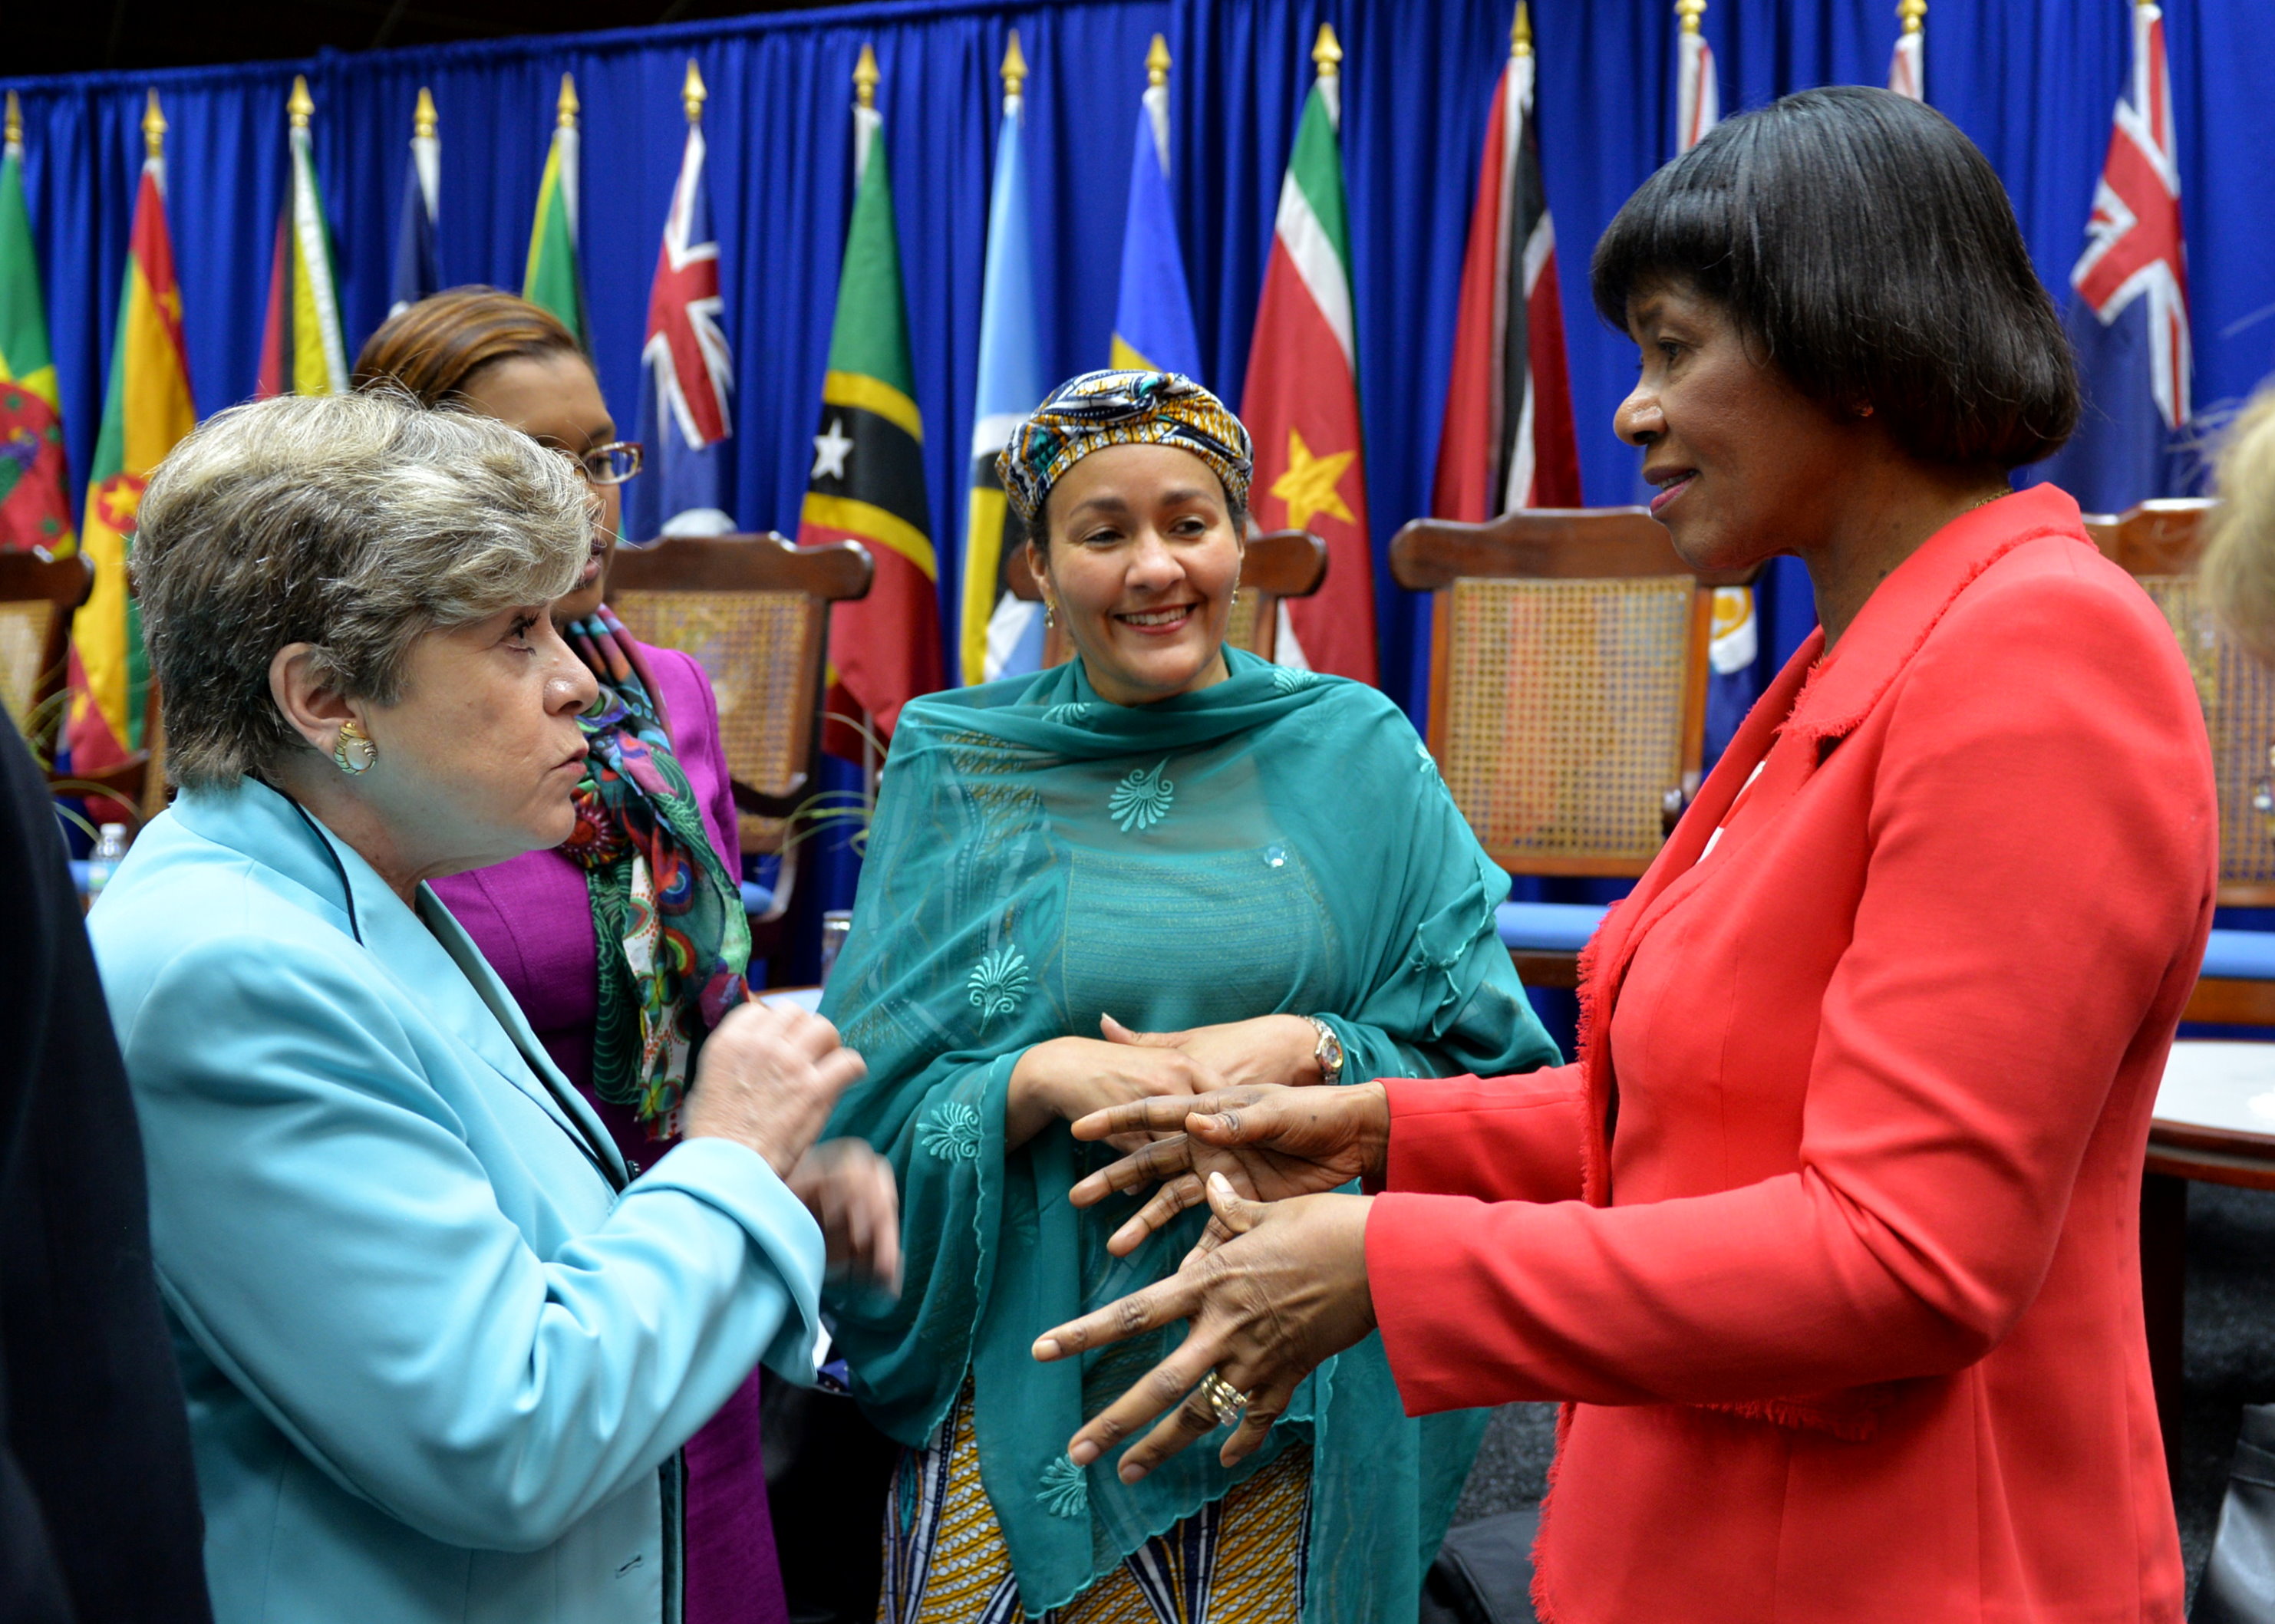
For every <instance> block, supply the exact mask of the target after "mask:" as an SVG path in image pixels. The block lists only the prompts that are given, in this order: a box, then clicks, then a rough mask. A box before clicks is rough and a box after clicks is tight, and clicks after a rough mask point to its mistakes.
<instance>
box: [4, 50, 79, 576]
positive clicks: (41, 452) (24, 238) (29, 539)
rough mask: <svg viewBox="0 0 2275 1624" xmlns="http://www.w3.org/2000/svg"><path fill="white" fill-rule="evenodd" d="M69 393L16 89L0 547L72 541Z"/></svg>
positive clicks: (7, 163) (62, 546)
mask: <svg viewBox="0 0 2275 1624" xmlns="http://www.w3.org/2000/svg"><path fill="white" fill-rule="evenodd" d="M70 480H71V474H70V471H69V470H68V469H67V468H66V467H65V466H64V427H63V407H62V402H61V397H59V396H58V395H57V392H56V364H55V358H54V356H53V355H52V354H51V353H50V352H49V349H48V313H47V307H46V306H45V304H44V303H43V302H42V299H41V298H40V262H39V258H38V256H37V255H36V254H34V253H33V251H32V215H31V211H30V210H29V209H28V208H26V207H25V204H24V116H23V112H22V110H21V109H20V108H19V106H18V105H17V102H16V93H15V92H14V91H12V90H11V91H10V92H9V93H8V113H7V139H6V143H5V145H4V146H0V552H26V551H29V550H32V549H34V548H38V549H40V550H42V551H43V552H46V553H49V554H51V555H56V556H58V557H60V556H61V555H64V554H65V553H68V552H70V551H71V549H72V540H73V538H72V522H71V495H70V490H69V484H70Z"/></svg>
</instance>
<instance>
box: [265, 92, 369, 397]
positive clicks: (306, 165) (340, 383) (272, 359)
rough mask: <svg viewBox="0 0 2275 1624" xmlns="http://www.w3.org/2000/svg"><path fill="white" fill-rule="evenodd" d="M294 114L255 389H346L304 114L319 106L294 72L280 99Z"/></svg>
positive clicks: (333, 281)
mask: <svg viewBox="0 0 2275 1624" xmlns="http://www.w3.org/2000/svg"><path fill="white" fill-rule="evenodd" d="M284 107H285V112H286V115H287V116H288V117H290V118H291V136H290V140H289V141H288V143H287V148H286V152H287V162H288V163H289V164H290V166H291V167H290V170H289V171H288V173H287V175H286V178H285V182H284V202H283V207H282V208H279V209H278V210H277V214H276V252H275V253H274V254H273V255H272V256H271V257H270V259H269V262H268V319H267V320H266V321H264V322H263V323H262V326H261V372H260V379H259V381H258V382H257V383H256V384H255V385H254V388H253V392H254V393H255V394H257V395H260V396H261V397H268V396H270V395H344V394H346V393H347V392H348V355H347V344H346V341H345V340H344V338H343V337H342V336H341V334H340V295H339V278H338V277H337V276H336V275H335V274H334V272H333V269H332V232H331V227H330V226H329V225H328V224H327V223H325V219H324V199H323V194H322V193H321V192H320V191H319V190H318V189H317V186H316V156H315V151H314V147H313V145H312V141H311V138H310V136H309V134H308V117H309V115H310V114H312V113H314V111H315V110H316V108H315V103H314V102H312V101H310V100H309V98H308V80H307V79H306V76H305V75H303V74H298V73H296V74H294V75H293V76H292V94H291V99H290V100H288V101H287V102H285V103H284Z"/></svg>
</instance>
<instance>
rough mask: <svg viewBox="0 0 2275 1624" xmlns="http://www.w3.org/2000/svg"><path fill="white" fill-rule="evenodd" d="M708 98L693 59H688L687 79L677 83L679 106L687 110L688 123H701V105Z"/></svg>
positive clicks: (707, 92) (709, 96)
mask: <svg viewBox="0 0 2275 1624" xmlns="http://www.w3.org/2000/svg"><path fill="white" fill-rule="evenodd" d="M710 98H711V93H710V92H709V91H707V90H706V89H704V88H703V75H702V74H701V73H699V72H697V71H696V67H695V58H694V57H689V58H688V59H687V77H686V78H685V79H682V80H680V82H679V104H680V106H682V107H684V108H685V109H686V110H687V122H688V123H690V124H701V123H702V122H703V103H704V102H707V101H708V100H710Z"/></svg>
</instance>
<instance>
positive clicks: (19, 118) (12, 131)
mask: <svg viewBox="0 0 2275 1624" xmlns="http://www.w3.org/2000/svg"><path fill="white" fill-rule="evenodd" d="M1153 37H1154V38H1155V39H1157V40H1158V39H1160V37H1161V36H1160V34H1155V35H1154V36H1153ZM4 144H5V145H7V146H10V147H21V146H22V145H23V144H24V104H23V103H22V102H19V101H18V100H17V99H16V93H15V92H14V91H12V90H11V91H10V92H9V93H8V116H7V128H6V140H5V143H4Z"/></svg>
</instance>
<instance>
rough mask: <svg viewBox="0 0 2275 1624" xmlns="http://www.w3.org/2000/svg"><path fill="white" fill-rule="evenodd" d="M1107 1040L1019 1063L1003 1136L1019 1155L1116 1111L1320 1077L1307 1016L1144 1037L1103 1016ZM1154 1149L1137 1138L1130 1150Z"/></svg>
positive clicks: (1057, 1044) (1053, 1043) (1032, 1052)
mask: <svg viewBox="0 0 2275 1624" xmlns="http://www.w3.org/2000/svg"><path fill="white" fill-rule="evenodd" d="M1098 1024H1099V1030H1100V1031H1101V1032H1102V1033H1103V1034H1104V1036H1103V1038H1054V1039H1050V1040H1049V1041H1048V1042H1047V1043H1039V1044H1036V1045H1034V1046H1032V1047H1031V1048H1029V1049H1028V1050H1027V1051H1026V1053H1025V1054H1022V1055H1021V1056H1020V1057H1019V1063H1018V1064H1017V1066H1016V1067H1014V1068H1013V1069H1012V1072H1011V1083H1010V1090H1009V1099H1007V1100H1006V1102H1005V1105H1004V1110H1003V1140H1004V1144H1005V1147H1006V1148H1007V1149H1012V1150H1016V1149H1017V1148H1018V1147H1019V1146H1020V1145H1022V1144H1025V1143H1026V1142H1027V1141H1028V1140H1030V1139H1032V1138H1033V1137H1035V1136H1036V1135H1037V1134H1038V1133H1040V1132H1041V1131H1042V1130H1043V1128H1044V1126H1045V1124H1047V1123H1049V1122H1073V1121H1074V1120H1075V1119H1077V1117H1084V1116H1088V1115H1090V1114H1092V1113H1094V1112H1097V1111H1100V1110H1103V1109H1105V1108H1107V1107H1112V1106H1119V1105H1128V1104H1134V1103H1136V1102H1138V1101H1141V1100H1145V1099H1190V1098H1191V1097H1192V1096H1194V1095H1196V1094H1207V1093H1213V1092H1217V1091H1221V1090H1223V1089H1226V1088H1228V1087H1232V1086H1235V1085H1237V1084H1296V1083H1315V1082H1317V1081H1319V1065H1318V1062H1317V1061H1314V1060H1313V1059H1312V1050H1313V1046H1314V1042H1315V1039H1316V1034H1315V1033H1314V1032H1313V1031H1312V1030H1311V1023H1309V1022H1308V1021H1305V1020H1304V1019H1303V1018H1302V1017H1301V1016H1293V1015H1267V1016H1258V1018H1256V1019H1254V1020H1251V1021H1230V1022H1226V1023H1222V1024H1221V1025H1215V1026H1196V1027H1193V1028H1191V1029H1190V1030H1189V1031H1176V1032H1134V1031H1130V1029H1129V1028H1127V1027H1125V1026H1123V1025H1122V1023H1120V1022H1119V1021H1116V1020H1115V1018H1114V1017H1113V1016H1101V1017H1100V1020H1099V1023H1098ZM1142 1143H1144V1141H1143V1139H1142V1138H1138V1137H1133V1138H1130V1140H1128V1141H1127V1142H1126V1144H1122V1147H1121V1148H1124V1149H1134V1148H1135V1147H1136V1146H1137V1145H1138V1144H1142Z"/></svg>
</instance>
